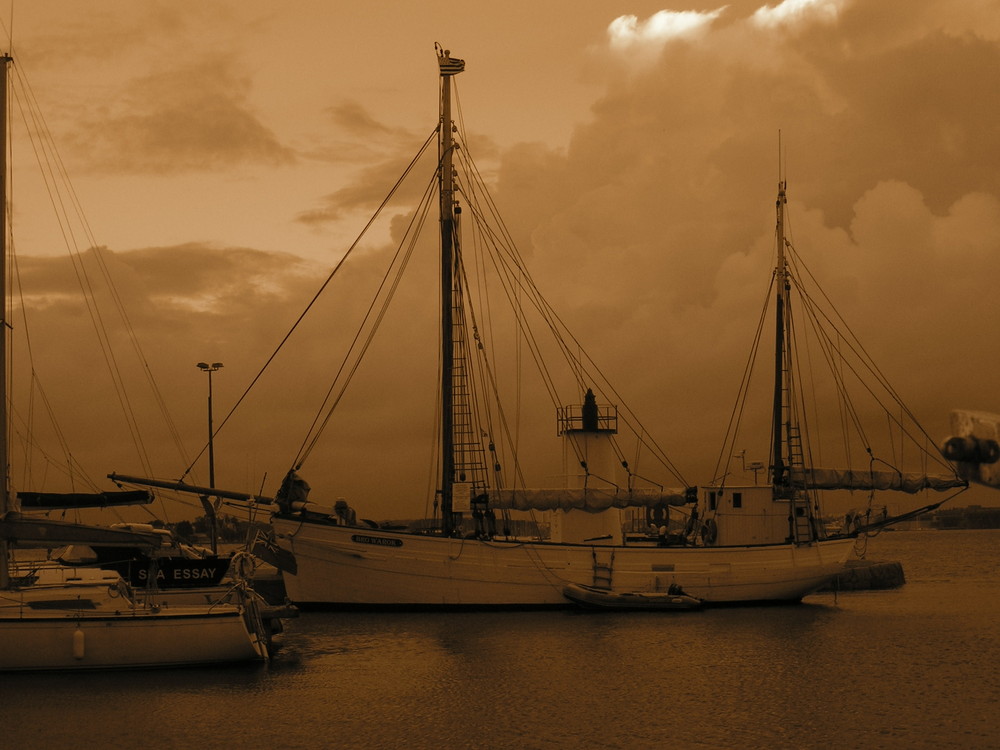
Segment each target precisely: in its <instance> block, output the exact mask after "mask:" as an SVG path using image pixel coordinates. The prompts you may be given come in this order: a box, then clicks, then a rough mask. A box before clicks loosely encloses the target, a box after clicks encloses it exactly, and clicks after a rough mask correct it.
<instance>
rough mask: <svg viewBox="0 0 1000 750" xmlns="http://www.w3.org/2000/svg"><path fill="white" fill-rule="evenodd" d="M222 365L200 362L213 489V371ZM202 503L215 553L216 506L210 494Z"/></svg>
mask: <svg viewBox="0 0 1000 750" xmlns="http://www.w3.org/2000/svg"><path fill="white" fill-rule="evenodd" d="M221 367H222V363H221V362H212V363H211V364H209V363H207V362H199V363H198V369H199V370H201V371H202V372H207V373H208V486H209V487H210V488H212V489H215V434H214V433H215V429H214V428H213V426H212V373H213V372H216V371H217V370H219V368H221ZM201 503H202V505H203V506H204V508H205V512H206V513H207V514H208V518H209V521H210V522H211V525H212V553H213V554H215V553H216V552H218V549H217V541H216V537H217V533H216V526H215V506H213V505H212V504H211V503H210V502H209V499H208V496H204V497H202V498H201Z"/></svg>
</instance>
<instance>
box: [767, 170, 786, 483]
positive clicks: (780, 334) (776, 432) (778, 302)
mask: <svg viewBox="0 0 1000 750" xmlns="http://www.w3.org/2000/svg"><path fill="white" fill-rule="evenodd" d="M785 202H786V199H785V182H784V180H781V181H779V182H778V200H777V203H776V210H777V214H778V218H777V222H778V223H777V229H776V231H775V233H776V235H777V242H778V262H777V265H776V266H775V272H774V273H775V278H774V283H775V287H776V289H777V292H776V298H775V316H774V317H775V335H774V405H773V413H772V422H771V436H772V440H773V441H774V443H773V446H772V452H773V456H774V464H773V467H772V474H771V482H772V484H773V485H774V488H775V490H776V492H778V491H780V489H781V488H784V487H786V486H787V483H788V482H787V480H788V475H787V471H788V467H787V466H786V465H785V440H784V433H785V424H784V422H785V420H784V414H785V407H786V403H785V395H786V393H787V392H788V383H786V382H785V377H786V373H787V368H786V367H785V361H786V357H785V346H786V344H785V339H786V331H785V319H786V309H787V305H788V268H787V265H786V261H785Z"/></svg>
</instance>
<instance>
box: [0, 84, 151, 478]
mask: <svg viewBox="0 0 1000 750" xmlns="http://www.w3.org/2000/svg"><path fill="white" fill-rule="evenodd" d="M15 71H16V73H17V78H16V80H17V81H18V82H19V83H20V84H21V88H20V91H21V93H22V95H23V100H22V99H21V98H18V97H16V96H15V98H16V99H17V102H18V104H19V105H20V107H19V111H20V113H21V116H22V120H23V121H24V123H25V128H26V131H27V132H28V133H29V134H30V133H32V132H35V133H37V135H38V141H35V140H34V139H32V138H30V137H29V142H30V143H31V146H32V149H33V150H34V152H35V156H36V160H37V162H38V164H39V167H40V170H41V173H42V176H43V178H44V182H45V185H46V188H47V189H48V192H49V197H50V201H51V204H52V207H53V210H54V211H55V213H56V216H57V218H58V219H60V222H59V223H60V230H61V231H62V235H63V240H64V243H65V244H66V247H67V250H68V251H69V254H70V258H71V260H72V262H73V266H74V270H75V271H76V274H77V279H78V282H79V284H80V287H81V289H82V290H83V292H84V301H85V303H86V306H87V310H88V313H89V315H90V317H91V322H92V324H93V326H94V330H95V332H96V333H97V338H98V342H99V344H100V347H101V351H102V354H103V356H104V359H105V364H106V366H107V367H108V372H109V374H110V375H111V379H112V382H113V383H114V385H115V389H116V392H117V396H118V401H119V405H120V406H121V408H122V413H123V415H124V417H125V421H126V424H127V425H128V428H129V431H130V433H131V435H132V441H133V445H134V446H135V447H136V450H137V453H138V455H139V459H140V461H142V462H144V465H147V466H148V456H147V455H146V453H145V448H144V445H143V442H142V436H141V434H140V432H139V430H138V420H137V418H136V416H135V412H134V410H133V409H132V406H131V403H130V402H129V400H128V398H127V391H126V389H125V384H124V379H123V378H122V376H121V372H120V369H119V368H118V364H117V360H116V358H115V355H114V351H113V349H112V348H111V344H110V338H109V337H108V334H107V329H106V328H105V326H104V323H103V318H102V316H101V313H100V309H99V307H98V306H97V299H96V295H95V294H94V290H93V286H92V285H91V283H90V280H89V278H88V277H87V275H86V272H85V271H84V270H83V267H82V260H81V258H80V254H79V249H78V246H77V242H76V238H75V236H73V234H72V230H70V228H69V227H70V225H69V211H68V210H67V208H66V204H65V202H64V200H63V196H64V192H63V191H60V190H59V189H58V187H57V185H58V184H59V180H58V179H57V177H56V175H57V174H58V175H59V176H60V177H61V180H62V184H64V185H65V186H66V190H67V192H68V193H69V197H70V199H71V203H72V205H73V206H74V207H75V208H76V214H77V217H78V219H79V220H80V222H81V226H83V227H86V226H87V225H86V220H85V218H84V217H83V213H82V208H80V204H79V201H78V200H76V196H75V193H74V191H73V188H72V182H71V181H70V179H69V176H68V174H67V172H66V170H65V168H64V166H63V163H62V160H61V158H60V157H59V152H58V149H57V148H56V145H55V141H54V139H53V138H52V135H51V131H50V130H49V129H48V126H47V124H46V122H45V119H44V116H43V115H42V112H41V108H40V107H39V105H38V103H37V100H36V99H35V97H34V94H33V92H32V90H31V87H30V85H29V83H28V81H27V78H26V77H25V76H24V75H23V71H22V69H21V67H20V66H16V67H15ZM14 93H15V95H16V94H17V89H15V91H14ZM29 115H30V119H31V122H32V123H34V125H35V128H34V129H32V128H31V127H30V126H29V125H28V118H29ZM39 146H41V148H42V150H41V151H39V148H38V147H39ZM43 155H44V158H43ZM56 198H58V200H56ZM68 230H69V231H68ZM71 237H72V241H71V239H70V238H71ZM93 244H96V243H93ZM81 271H83V274H82V276H81Z"/></svg>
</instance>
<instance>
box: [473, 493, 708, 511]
mask: <svg viewBox="0 0 1000 750" xmlns="http://www.w3.org/2000/svg"><path fill="white" fill-rule="evenodd" d="M693 501H694V496H693V495H692V494H691V493H689V492H688V491H687V490H686V489H670V488H664V489H646V488H644V489H632V490H625V489H620V488H617V487H612V488H606V487H600V488H596V489H595V488H583V489H523V490H490V491H489V503H490V507H491V508H497V509H504V510H585V511H587V512H589V513H597V512H599V511H602V510H607V509H608V508H630V507H638V508H652V507H656V506H661V507H662V506H665V505H686V504H687V503H690V502H693Z"/></svg>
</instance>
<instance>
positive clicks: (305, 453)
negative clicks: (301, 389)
mask: <svg viewBox="0 0 1000 750" xmlns="http://www.w3.org/2000/svg"><path fill="white" fill-rule="evenodd" d="M435 183H436V176H434V177H432V178H431V180H430V182H429V183H428V185H427V188H426V189H425V191H424V197H423V199H422V200H421V203H420V208H419V209H418V210H417V211H415V212H414V214H413V217H412V218H411V220H410V227H409V228H408V229H407V232H406V234H404V236H403V242H401V243H400V245H399V247H398V248H397V250H396V254H395V256H394V257H393V260H392V262H391V263H390V265H389V268H388V269H387V270H386V275H385V276H384V277H383V279H382V282H381V283H380V284H379V288H378V290H376V292H375V296H374V298H373V299H372V302H371V305H370V306H369V308H368V311H367V312H366V313H365V317H364V320H363V321H362V323H361V327H360V328H359V329H358V332H357V333H356V334H355V337H354V340H353V341H352V342H351V345H350V347H348V350H347V354H346V355H345V357H344V360H343V362H342V363H341V366H340V369H338V371H337V374H336V375H335V376H334V380H333V382H332V383H331V385H330V388H329V389H328V391H327V395H326V398H325V399H324V400H323V403H322V405H321V406H320V411H319V413H318V414H317V418H316V419H314V420H313V423H312V425H310V428H309V430H308V431H307V433H306V438H305V440H304V441H303V443H302V446H300V448H299V453H298V455H297V457H296V459H295V463H294V466H295V468H296V469H299V468H301V466H302V464H303V463H304V462H305V460H306V459H307V458H308V457H309V454H310V453H312V450H313V448H315V447H316V443H317V442H318V441H319V438H320V436H321V435H322V434H323V431H324V430H325V429H326V426H327V424H329V422H330V419H331V417H332V416H333V412H334V411H335V410H336V408H337V406H338V405H339V404H340V400H341V399H342V398H343V396H344V393H345V392H346V391H347V387H348V386H349V385H350V383H351V380H353V378H354V374H355V373H356V372H357V370H358V368H359V367H360V366H361V361H362V360H363V359H364V355H365V352H367V351H368V347H369V346H370V345H371V342H372V341H373V340H374V338H375V334H376V332H377V331H378V328H379V326H380V325H381V323H382V320H383V319H384V317H385V314H386V311H387V310H388V309H389V304H390V303H391V302H392V299H393V297H394V296H395V293H396V290H397V289H398V288H399V282H400V279H401V278H402V275H403V272H404V271H405V270H406V267H407V265H408V264H409V261H410V258H411V257H412V255H413V249H414V248H415V247H416V241H417V236H418V235H419V233H420V228H421V227H422V226H423V224H424V222H425V221H426V219H427V215H428V213H429V210H430V206H431V203H432V201H431V197H432V195H433V192H434V187H435ZM407 238H409V243H408V244H407V245H406V252H405V253H404V252H403V245H404V243H405V242H406V239H407ZM401 256H402V260H401V262H400V263H399V264H398V269H397V271H396V273H395V276H394V277H393V280H392V283H391V284H390V285H389V289H388V292H387V293H386V294H385V295H383V294H382V292H383V289H385V286H386V282H387V281H388V279H389V277H390V274H391V272H392V269H393V267H395V266H396V265H397V263H396V261H397V259H399V258H400V257H401ZM380 298H382V300H383V301H382V304H381V306H380V307H379V308H378V311H377V314H376V315H375V317H374V322H371V321H372V312H373V311H374V310H375V305H376V303H377V302H378V300H379V299H380ZM366 326H367V327H368V335H367V337H366V338H365V339H364V343H363V345H362V346H361V347H360V348H359V349H358V352H357V355H356V356H355V357H354V360H353V365H352V366H351V367H350V369H349V370H348V371H347V376H346V378H345V380H344V382H343V384H342V386H341V388H340V391H339V392H338V393H337V396H336V398H335V399H334V400H333V403H332V404H331V403H330V396H331V394H332V393H333V391H334V389H335V388H336V385H337V381H338V380H339V379H340V376H341V375H342V374H343V372H344V368H345V367H346V366H347V363H348V361H350V359H351V352H353V351H354V350H355V349H356V348H357V347H358V341H360V340H361V335H362V332H363V331H364V330H365V328H366ZM327 404H330V406H329V408H328V409H327ZM324 409H326V416H325V417H324V418H323V419H322V421H320V422H319V426H318V427H317V421H318V419H319V414H322V412H323V410H324Z"/></svg>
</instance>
